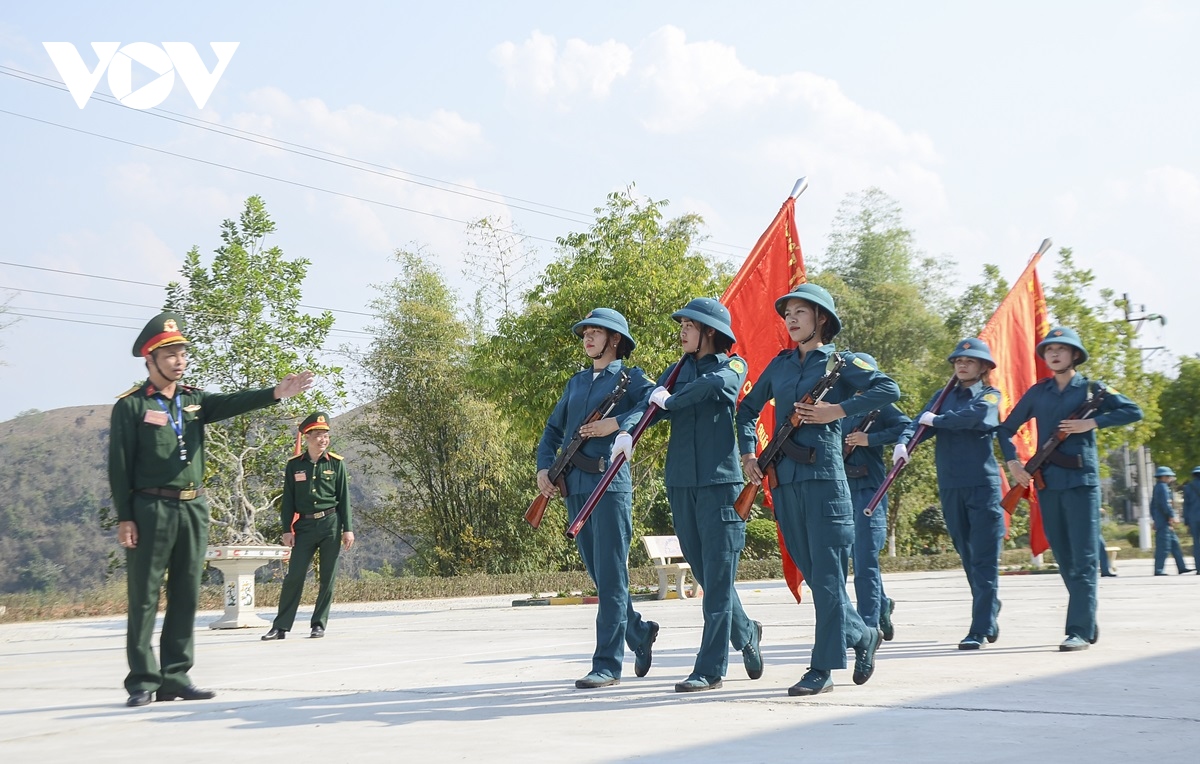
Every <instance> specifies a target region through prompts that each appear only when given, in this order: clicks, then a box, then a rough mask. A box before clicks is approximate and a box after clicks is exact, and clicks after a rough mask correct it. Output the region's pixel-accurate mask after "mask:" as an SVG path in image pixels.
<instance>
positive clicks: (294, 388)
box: [275, 371, 314, 400]
mask: <svg viewBox="0 0 1200 764" xmlns="http://www.w3.org/2000/svg"><path fill="white" fill-rule="evenodd" d="M313 377H314V375H313V373H312V372H311V371H302V372H300V373H299V374H289V375H287V376H286V377H284V378H283V379H281V380H279V384H278V385H275V399H276V400H283V399H284V398H291V397H292V396H293V395H298V394H299V393H302V392H304V391H305V390H307V389H308V388H310V387H312V386H313Z"/></svg>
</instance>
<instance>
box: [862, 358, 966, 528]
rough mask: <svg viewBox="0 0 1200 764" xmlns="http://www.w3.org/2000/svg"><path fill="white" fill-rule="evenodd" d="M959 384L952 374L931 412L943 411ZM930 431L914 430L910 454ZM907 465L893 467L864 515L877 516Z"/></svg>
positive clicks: (930, 408)
mask: <svg viewBox="0 0 1200 764" xmlns="http://www.w3.org/2000/svg"><path fill="white" fill-rule="evenodd" d="M957 384H958V377H957V376H955V375H954V374H951V375H950V381H949V382H947V383H946V386H945V387H943V388H942V392H940V393H938V397H937V400H935V401H934V402H933V405H932V406H930V407H929V410H930V411H932V412H933V413H935V414H936V413H938V412H939V411H941V410H942V404H943V403H945V402H946V396H947V395H949V394H950V391H951V390H953V389H954V386H955V385H957ZM928 429H929V428H928V427H926V426H925V425H923V424H919V425H917V429H915V430H913V436H912V437H911V438H909V439H908V442H909V443H912V448H910V449H908V453H909V454H911V453H912V452H913V449H914V448H916V447H917V446H918V445H920V443H921V436H922V435H924V434H925V431H926V430H928ZM906 464H908V462H907V461H903V462H899V463H897V464H893V465H892V469H891V471H890V472H888V474H887V477H885V478H884V479H883V483H881V484H880V485H879V488H878V489H876V491H875V495H874V496H872V497H871V500H870V501H869V502H867V506H866V508H865V509H863V514H864V515H866V516H867V517H870V516H871V515H873V514H875V508H876V507H878V506H879V502H881V501H883V497H884V496H886V495H887V490H888V489H889V488H891V487H892V483H894V482H896V477H897V476H898V475H899V474H900V470H902V469H904V465H906Z"/></svg>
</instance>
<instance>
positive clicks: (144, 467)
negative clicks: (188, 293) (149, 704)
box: [108, 313, 276, 697]
mask: <svg viewBox="0 0 1200 764" xmlns="http://www.w3.org/2000/svg"><path fill="white" fill-rule="evenodd" d="M182 326H183V321H182V319H181V318H180V317H179V316H178V315H176V314H174V313H162V314H160V315H158V316H156V317H155V318H154V319H153V320H151V322H150V323H149V324H147V325H146V328H145V329H144V330H142V333H141V335H140V336H139V337H138V341H137V343H136V344H135V345H134V347H133V355H134V356H135V357H145V358H150V355H151V353H153V351H155V350H157V349H158V348H161V347H164V346H167V345H173V344H179V343H186V342H187V340H186V339H184V337H183V333H182ZM275 402H276V398H275V393H274V388H264V389H262V390H251V391H246V392H239V393H228V394H225V393H206V392H204V391H203V390H198V389H196V388H194V387H188V386H186V385H181V384H178V383H177V384H176V386H175V393H174V395H173V396H171V397H169V398H168V397H167V396H164V395H163V394H162V392H161V391H160V390H158V389H156V387H155V386H154V384H152V383H151V382H150V381H149V380H147V381H146V382H144V383H142V384H141V385H138V386H136V387H134V388H132V389H130V390H128V391H126V392H125V393H123V394H122V395H121V396H119V399H118V400H117V403H116V404H115V405H114V406H113V410H112V422H111V430H110V441H109V454H108V480H109V485H110V487H111V489H112V497H113V508H114V509H115V510H116V514H117V519H118V520H119V521H122V522H128V521H132V522H134V523H135V524H136V526H137V537H138V540H137V544H136V545H135V546H134V547H133V548H129V549H127V550H126V553H125V567H126V578H127V584H128V591H129V618H128V631H127V633H126V640H125V650H126V655H127V657H128V660H129V675H128V676H127V677H126V678H125V689H126V690H127V691H128V692H129V694H130V695H131V696H133V695H134V694H135V693H144V692H155V691H157V692H158V693H159V695H160V697H161V696H164V695H167V696H169V695H173V694H175V693H178V692H180V691H182V690H185V689H187V688H190V687H192V682H191V680H190V679H189V678H188V671H189V670H190V669H191V667H192V665H193V662H194V660H193V658H194V638H193V627H194V624H195V620H196V606H197V603H198V601H199V596H200V575H201V572H202V571H203V569H204V553H205V549H206V547H207V546H208V523H209V511H208V503H207V501H206V500H205V498H204V490H203V487H202V485H203V480H204V425H206V424H208V423H209V422H216V421H220V420H222V419H228V418H229V417H233V416H237V415H239V414H245V413H246V412H249V411H253V410H254V409H258V408H263V407H265V406H270V405H271V404H272V403H275ZM164 574H165V575H166V577H167V611H166V616H165V618H164V620H163V627H162V635H161V638H160V643H159V652H160V658H161V668H160V666H159V663H158V662H156V661H155V658H154V652H153V650H152V649H151V646H150V639H151V637H152V635H153V633H154V619H155V616H156V615H157V613H158V601H159V590H160V588H161V587H162V583H163V577H164Z"/></svg>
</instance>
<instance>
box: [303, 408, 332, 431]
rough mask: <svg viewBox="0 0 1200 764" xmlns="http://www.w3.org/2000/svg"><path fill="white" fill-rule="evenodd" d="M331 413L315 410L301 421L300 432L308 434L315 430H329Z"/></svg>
mask: <svg viewBox="0 0 1200 764" xmlns="http://www.w3.org/2000/svg"><path fill="white" fill-rule="evenodd" d="M328 429H329V415H328V414H326V413H325V412H324V411H314V412H313V413H311V414H309V415H308V416H307V417H305V419H304V421H303V422H301V423H300V434H301V435H307V434H308V433H310V432H312V431H314V430H328Z"/></svg>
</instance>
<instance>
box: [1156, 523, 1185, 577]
mask: <svg viewBox="0 0 1200 764" xmlns="http://www.w3.org/2000/svg"><path fill="white" fill-rule="evenodd" d="M1168 554H1169V555H1170V556H1172V557H1174V558H1175V567H1176V568H1178V569H1179V572H1180V573H1182V572H1183V571H1185V570H1187V563H1186V562H1184V559H1183V547H1182V546H1180V545H1179V536H1177V535H1175V529H1174V528H1172V527H1171V525H1170V523H1165V522H1163V523H1159V522H1156V523H1154V572H1155V573H1165V572H1166V569H1167V555H1168Z"/></svg>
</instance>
